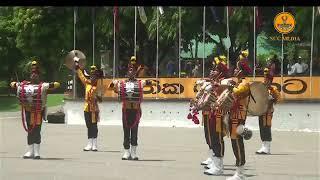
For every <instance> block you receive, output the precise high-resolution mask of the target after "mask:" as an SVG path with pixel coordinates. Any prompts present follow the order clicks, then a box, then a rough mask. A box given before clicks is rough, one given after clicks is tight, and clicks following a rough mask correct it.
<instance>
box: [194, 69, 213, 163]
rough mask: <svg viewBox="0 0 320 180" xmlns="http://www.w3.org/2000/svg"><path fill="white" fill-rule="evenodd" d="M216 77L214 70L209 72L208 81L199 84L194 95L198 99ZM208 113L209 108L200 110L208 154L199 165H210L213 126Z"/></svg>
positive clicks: (209, 111)
mask: <svg viewBox="0 0 320 180" xmlns="http://www.w3.org/2000/svg"><path fill="white" fill-rule="evenodd" d="M217 75H218V73H217V71H214V70H211V71H210V74H209V79H207V80H204V81H203V82H201V85H202V86H201V87H200V90H199V92H198V93H197V95H196V96H197V97H199V96H200V93H201V92H202V91H204V90H205V89H206V88H210V87H209V86H211V81H214V78H215V77H217ZM199 84H200V83H199ZM210 113H211V110H210V107H205V108H203V109H202V121H203V127H204V135H205V139H206V143H207V145H208V147H209V152H208V154H209V157H208V158H207V159H206V160H205V161H203V162H201V165H208V164H211V163H212V157H213V150H212V139H211V134H212V132H213V129H212V127H213V125H212V122H210V116H211V114H210Z"/></svg>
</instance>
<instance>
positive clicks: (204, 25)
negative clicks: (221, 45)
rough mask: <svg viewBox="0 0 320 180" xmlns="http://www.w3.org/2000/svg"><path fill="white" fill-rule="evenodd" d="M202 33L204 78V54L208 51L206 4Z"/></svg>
mask: <svg viewBox="0 0 320 180" xmlns="http://www.w3.org/2000/svg"><path fill="white" fill-rule="evenodd" d="M202 28H203V29H202V33H203V35H202V36H203V57H202V78H204V56H205V52H206V34H205V33H206V32H205V31H206V6H203V25H202Z"/></svg>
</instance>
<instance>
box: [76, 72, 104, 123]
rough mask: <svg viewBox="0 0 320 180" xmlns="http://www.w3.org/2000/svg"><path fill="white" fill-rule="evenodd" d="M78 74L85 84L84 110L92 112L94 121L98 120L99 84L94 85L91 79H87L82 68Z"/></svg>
mask: <svg viewBox="0 0 320 180" xmlns="http://www.w3.org/2000/svg"><path fill="white" fill-rule="evenodd" d="M77 74H78V77H79V79H80V80H81V82H82V83H83V85H84V86H85V99H84V112H90V113H91V116H92V120H91V121H92V123H96V122H97V121H98V118H99V116H97V115H98V112H99V107H98V101H97V85H93V84H92V83H91V81H90V79H87V78H86V77H85V76H84V74H83V72H82V71H81V69H78V70H77Z"/></svg>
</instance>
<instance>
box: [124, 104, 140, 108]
mask: <svg viewBox="0 0 320 180" xmlns="http://www.w3.org/2000/svg"><path fill="white" fill-rule="evenodd" d="M124 108H125V109H139V108H140V104H139V103H136V102H126V105H125V107H124Z"/></svg>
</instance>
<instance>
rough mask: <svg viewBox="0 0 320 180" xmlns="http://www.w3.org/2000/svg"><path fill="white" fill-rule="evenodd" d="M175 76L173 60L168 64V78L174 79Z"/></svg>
mask: <svg viewBox="0 0 320 180" xmlns="http://www.w3.org/2000/svg"><path fill="white" fill-rule="evenodd" d="M174 74H175V65H174V62H173V61H172V60H169V62H168V64H167V76H168V77H173V76H174Z"/></svg>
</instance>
